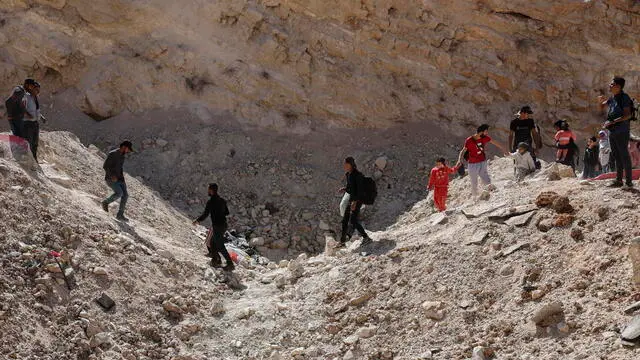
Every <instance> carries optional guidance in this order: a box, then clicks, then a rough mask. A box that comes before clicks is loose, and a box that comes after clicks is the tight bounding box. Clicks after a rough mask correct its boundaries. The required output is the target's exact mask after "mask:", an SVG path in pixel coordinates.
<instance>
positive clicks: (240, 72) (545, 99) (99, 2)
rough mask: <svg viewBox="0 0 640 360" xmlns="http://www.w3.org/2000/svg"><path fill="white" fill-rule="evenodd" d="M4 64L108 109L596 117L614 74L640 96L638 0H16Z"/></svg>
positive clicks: (317, 119) (310, 121)
mask: <svg viewBox="0 0 640 360" xmlns="http://www.w3.org/2000/svg"><path fill="white" fill-rule="evenodd" d="M0 12H1V13H2V21H0V79H1V80H2V83H3V84H4V88H5V89H7V91H8V89H10V86H11V85H13V84H14V83H16V82H18V81H20V80H21V79H23V78H24V77H25V76H35V77H38V78H40V79H43V82H44V83H45V84H46V89H45V91H53V92H56V93H63V94H65V95H66V97H65V99H68V100H69V101H70V102H71V103H72V105H74V106H76V107H78V108H79V109H81V110H82V111H83V112H84V113H86V114H88V115H90V116H92V117H94V118H96V119H105V118H109V117H113V116H116V115H118V114H120V113H122V112H124V111H129V112H133V113H137V112H145V111H147V110H151V109H158V108H160V109H162V108H169V107H175V106H179V105H183V104H199V106H205V107H207V108H209V109H211V110H212V111H215V112H218V113H220V114H230V115H233V117H234V118H236V119H237V120H239V121H240V122H241V123H244V124H248V125H258V126H261V127H272V128H279V129H285V128H286V129H293V130H301V131H307V130H309V129H311V128H312V127H313V126H314V125H315V124H329V125H332V126H339V127H388V126H392V125H394V124H398V123H405V122H415V121H429V122H438V123H442V124H454V125H455V127H459V126H468V125H470V124H477V123H479V122H482V121H488V122H489V123H498V124H500V125H501V126H504V125H506V122H507V121H508V120H509V118H510V117H511V114H512V113H513V112H514V111H515V109H517V108H518V107H519V106H520V105H521V104H524V103H528V104H531V105H533V106H534V109H535V110H536V112H537V114H536V117H537V118H538V119H541V120H544V121H548V122H549V123H550V122H552V120H554V119H555V118H557V117H566V118H569V119H570V120H574V121H576V122H580V125H581V126H582V125H584V124H586V123H587V122H588V121H589V122H592V121H593V120H594V119H595V115H597V114H596V110H595V105H594V102H593V99H594V98H595V97H596V96H597V95H598V94H599V93H600V92H603V91H606V85H607V83H608V78H610V77H611V76H612V75H613V74H620V75H623V76H625V77H627V79H628V81H629V87H628V90H629V91H630V92H631V93H632V94H634V93H635V94H639V95H640V73H639V72H638V71H637V68H636V67H637V64H638V63H639V60H640V56H639V51H640V43H639V42H638V40H637V39H638V35H639V33H640V4H639V3H638V2H637V1H632V0H627V1H625V0H593V1H589V0H587V1H585V0H559V1H541V0H534V1H530V0H515V1H506V0H478V1H471V0H447V1H442V0H433V1H426V0H425V1H417V0H379V1H375V0H360V1H355V0H350V1H344V0H325V1H315V0H220V1H215V2H212V1H207V0H191V1H168V0H96V1H85V0H4V1H2V3H1V4H0Z"/></svg>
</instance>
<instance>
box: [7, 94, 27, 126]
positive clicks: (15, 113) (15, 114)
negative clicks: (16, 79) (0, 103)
mask: <svg viewBox="0 0 640 360" xmlns="http://www.w3.org/2000/svg"><path fill="white" fill-rule="evenodd" d="M25 93H26V90H25V89H24V87H23V86H21V85H19V86H16V87H15V88H14V89H13V92H12V93H11V96H10V97H9V98H8V99H7V100H6V101H5V108H6V109H7V119H8V120H9V125H10V126H11V133H12V134H13V135H14V136H19V137H23V134H22V128H23V127H24V115H25V113H26V111H27V109H26V108H25V104H24V102H23V101H22V100H23V99H24V95H25Z"/></svg>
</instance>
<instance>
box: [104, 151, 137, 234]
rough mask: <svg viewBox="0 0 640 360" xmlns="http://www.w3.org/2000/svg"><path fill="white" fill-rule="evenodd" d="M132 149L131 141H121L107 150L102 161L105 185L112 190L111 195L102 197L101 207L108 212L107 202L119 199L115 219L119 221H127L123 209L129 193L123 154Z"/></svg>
mask: <svg viewBox="0 0 640 360" xmlns="http://www.w3.org/2000/svg"><path fill="white" fill-rule="evenodd" d="M132 151H133V145H132V144H131V141H128V140H127V141H123V142H122V143H121V144H120V147H118V148H117V149H114V150H112V151H111V152H109V155H108V156H107V160H105V161H104V165H102V168H103V169H104V171H105V176H104V179H105V181H106V182H107V185H108V186H109V187H110V188H111V189H112V190H113V195H111V196H109V197H108V198H106V199H104V201H103V202H102V209H103V210H104V211H106V212H109V204H111V203H112V202H114V201H116V200H118V199H120V208H119V209H118V215H117V216H116V219H118V220H121V221H129V219H127V218H126V217H124V210H125V208H126V206H127V200H128V199H129V193H128V192H127V184H126V183H125V182H124V171H123V169H122V167H123V166H124V159H125V155H126V154H128V153H129V152H132Z"/></svg>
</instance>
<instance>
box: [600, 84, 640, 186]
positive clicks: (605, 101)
mask: <svg viewBox="0 0 640 360" xmlns="http://www.w3.org/2000/svg"><path fill="white" fill-rule="evenodd" d="M624 85H625V80H624V79H623V78H621V77H614V78H613V80H611V83H610V84H609V91H610V92H611V97H609V98H606V97H605V96H600V97H599V98H598V101H599V103H600V107H601V109H602V110H604V109H605V108H608V112H607V121H606V122H605V123H604V124H603V125H602V128H603V129H607V130H609V143H610V144H611V155H613V158H614V159H615V161H616V179H615V180H614V181H613V182H612V183H611V184H610V185H609V186H611V187H625V188H632V187H633V183H632V179H633V178H632V176H633V175H632V172H631V168H632V166H631V156H630V155H629V139H630V137H631V124H630V120H631V117H632V115H633V114H632V109H633V100H631V97H629V95H627V94H626V93H625V92H624V91H623V89H624ZM623 175H625V180H626V181H625V182H624V183H623V182H622V180H623V179H622V176H623Z"/></svg>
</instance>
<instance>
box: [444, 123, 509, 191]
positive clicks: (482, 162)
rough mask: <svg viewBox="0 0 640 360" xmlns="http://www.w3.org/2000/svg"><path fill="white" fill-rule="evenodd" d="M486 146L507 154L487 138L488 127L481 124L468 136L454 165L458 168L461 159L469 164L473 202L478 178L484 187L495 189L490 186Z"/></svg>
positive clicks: (501, 147)
mask: <svg viewBox="0 0 640 360" xmlns="http://www.w3.org/2000/svg"><path fill="white" fill-rule="evenodd" d="M486 144H493V145H495V146H496V147H497V148H499V149H500V150H502V152H503V153H505V154H507V153H508V151H506V149H505V148H504V147H503V146H502V145H500V144H498V143H496V142H494V141H493V140H492V139H491V137H489V125H487V124H482V125H480V126H479V127H478V129H477V130H476V133H475V134H473V135H471V136H469V137H468V138H467V139H466V140H465V141H464V147H463V148H462V151H460V155H459V156H458V163H457V164H456V167H458V166H460V165H461V164H462V160H463V159H467V160H468V162H469V167H468V170H469V178H470V179H471V195H472V196H473V199H474V201H475V200H477V199H478V177H480V179H481V180H482V182H483V183H484V185H485V186H487V187H488V188H489V189H495V187H494V186H493V185H492V184H491V177H490V176H489V170H488V166H487V156H486V154H485V149H484V147H485V145H486Z"/></svg>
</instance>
